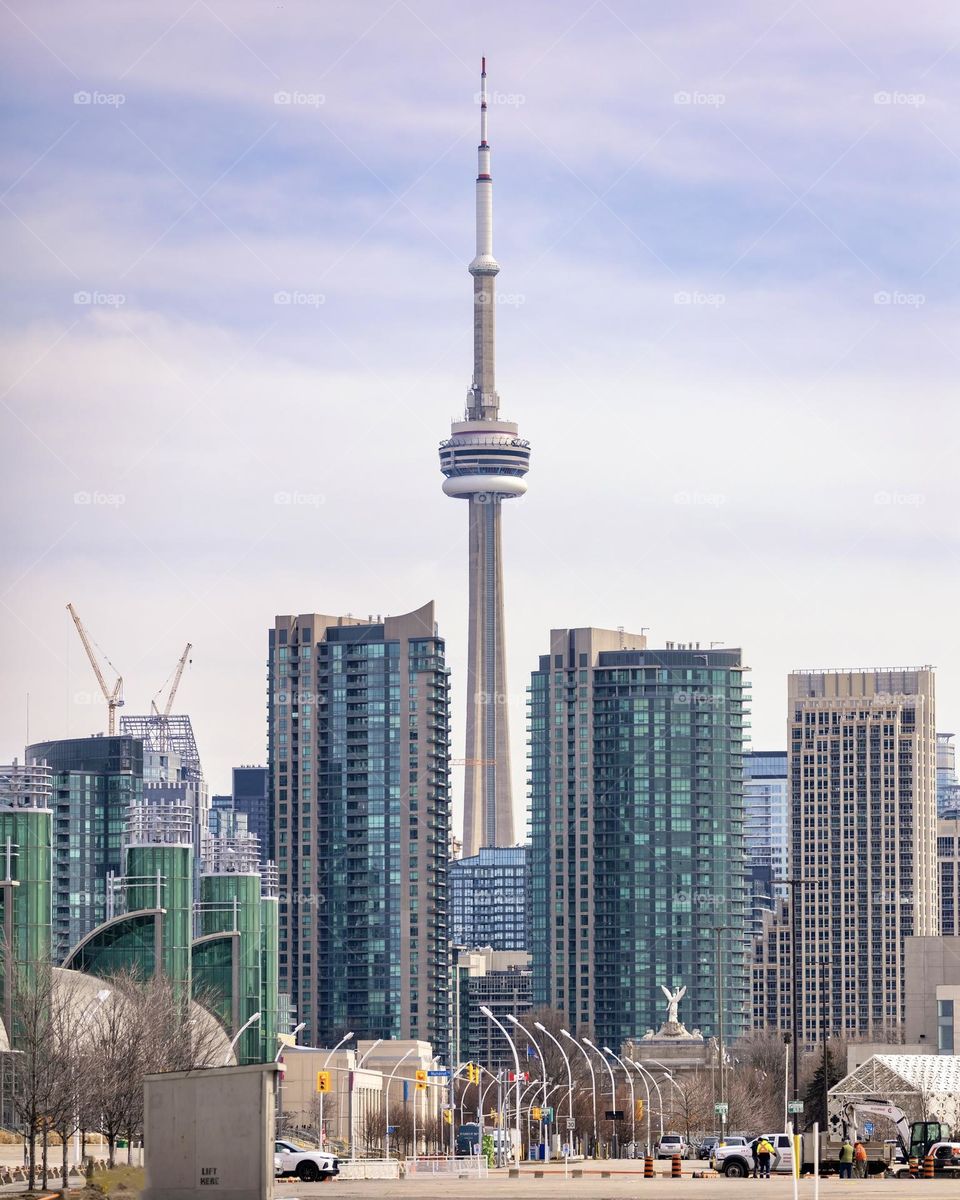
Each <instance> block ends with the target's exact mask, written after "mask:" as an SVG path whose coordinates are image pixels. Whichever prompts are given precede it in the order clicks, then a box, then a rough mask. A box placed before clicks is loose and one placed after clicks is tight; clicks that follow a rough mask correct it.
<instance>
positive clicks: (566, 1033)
mask: <svg viewBox="0 0 960 1200" xmlns="http://www.w3.org/2000/svg"><path fill="white" fill-rule="evenodd" d="M560 1036H561V1037H565V1038H566V1039H567V1041H568V1042H572V1043H573V1045H574V1046H576V1048H577V1049H578V1050H579V1051H580V1053H581V1054H582V1055H583V1057H584V1058H585V1059H586V1060H587V1066H588V1067H589V1069H590V1095H591V1096H592V1097H593V1157H594V1158H596V1157H597V1141H598V1138H597V1076H596V1074H595V1073H594V1070H593V1063H592V1062H591V1061H590V1055H589V1054H588V1053H587V1052H586V1050H585V1049H584V1048H583V1046H581V1045H580V1043H579V1042H578V1041H577V1039H576V1038H575V1037H574V1036H573V1034H572V1033H571V1032H570V1030H569V1029H561V1030H560Z"/></svg>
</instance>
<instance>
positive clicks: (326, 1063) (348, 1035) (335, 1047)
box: [320, 1029, 353, 1147]
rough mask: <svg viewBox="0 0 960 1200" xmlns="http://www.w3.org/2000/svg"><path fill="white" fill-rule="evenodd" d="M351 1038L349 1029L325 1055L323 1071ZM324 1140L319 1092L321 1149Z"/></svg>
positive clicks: (321, 1100)
mask: <svg viewBox="0 0 960 1200" xmlns="http://www.w3.org/2000/svg"><path fill="white" fill-rule="evenodd" d="M352 1037H353V1030H352V1029H351V1030H350V1032H349V1033H345V1034H344V1035H343V1037H342V1038H341V1039H340V1041H339V1042H337V1044H336V1045H335V1046H334V1048H333V1049H332V1050H331V1051H330V1053H329V1054H328V1055H327V1059H326V1062H325V1063H324V1064H323V1069H324V1070H326V1069H327V1067H329V1066H330V1059H331V1058H333V1056H334V1055H335V1054H336V1052H337V1051H338V1050H339V1049H340V1047H341V1046H342V1045H343V1043H344V1042H349V1041H350V1039H351V1038H352ZM338 1090H339V1089H338ZM325 1140H326V1138H325V1135H324V1130H323V1092H321V1093H320V1145H321V1147H322V1146H323V1144H324V1142H325Z"/></svg>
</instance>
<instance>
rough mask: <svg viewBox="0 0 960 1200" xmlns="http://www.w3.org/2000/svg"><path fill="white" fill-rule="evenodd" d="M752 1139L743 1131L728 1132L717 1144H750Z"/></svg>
mask: <svg viewBox="0 0 960 1200" xmlns="http://www.w3.org/2000/svg"><path fill="white" fill-rule="evenodd" d="M752 1141H753V1138H749V1137H746V1136H744V1134H742V1133H728V1134H725V1135H724V1136H723V1137H722V1138H720V1139H718V1143H717V1144H718V1145H720V1146H749V1145H750V1143H751V1142H752ZM714 1148H716V1147H714Z"/></svg>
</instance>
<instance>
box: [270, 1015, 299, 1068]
mask: <svg viewBox="0 0 960 1200" xmlns="http://www.w3.org/2000/svg"><path fill="white" fill-rule="evenodd" d="M306 1027H307V1023H306V1021H301V1022H300V1024H299V1025H295V1026H294V1028H293V1032H292V1033H291V1034H290V1036H291V1037H292V1038H293V1041H292V1042H281V1043H280V1049H279V1050H278V1051H277V1053H276V1055H275V1057H274V1060H273V1061H274V1062H275V1063H278V1062H279V1061H280V1059H281V1058H282V1057H283V1052H284V1050H286V1048H287V1047H288V1046H293V1045H296V1041H297V1034H298V1033H299V1032H300V1030H301V1029H306ZM284 1036H286V1035H284Z"/></svg>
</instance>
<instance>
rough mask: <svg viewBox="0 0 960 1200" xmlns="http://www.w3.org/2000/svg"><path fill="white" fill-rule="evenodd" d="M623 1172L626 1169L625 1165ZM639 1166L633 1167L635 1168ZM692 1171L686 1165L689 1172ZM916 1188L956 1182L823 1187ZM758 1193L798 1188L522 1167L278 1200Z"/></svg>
mask: <svg viewBox="0 0 960 1200" xmlns="http://www.w3.org/2000/svg"><path fill="white" fill-rule="evenodd" d="M624 1165H625V1166H626V1165H627V1164H624ZM635 1165H636V1164H633V1163H631V1164H629V1166H630V1167H635ZM692 1165H694V1164H690V1163H685V1164H684V1166H685V1168H686V1169H687V1170H689V1169H690V1167H691V1166H692ZM797 1186H798V1197H799V1200H813V1196H814V1192H813V1180H811V1179H801V1180H799V1181H798V1185H797ZM918 1188H924V1189H925V1188H933V1196H934V1197H938V1198H940V1200H948V1198H949V1200H954V1197H956V1195H957V1181H956V1179H953V1180H943V1179H937V1180H934V1181H933V1182H932V1183H929V1182H928V1183H924V1182H923V1181H918V1180H910V1179H906V1180H899V1179H877V1180H849V1181H848V1180H839V1179H823V1180H821V1181H820V1195H821V1196H822V1197H823V1200H837V1198H838V1197H839V1196H840V1195H841V1194H842V1195H844V1196H850V1194H851V1193H853V1194H854V1196H855V1197H860V1200H868V1198H870V1200H872V1198H878V1200H900V1198H901V1197H903V1198H905V1197H907V1196H910V1197H913V1198H914V1200H916V1197H917V1189H918ZM755 1189H756V1190H757V1191H758V1196H760V1197H762V1198H763V1200H792V1197H793V1181H792V1180H791V1179H790V1178H789V1177H787V1178H776V1177H774V1178H773V1179H771V1180H769V1181H767V1180H759V1179H757V1180H754V1179H746V1180H744V1179H725V1178H715V1179H693V1178H691V1177H690V1176H689V1175H685V1176H684V1177H683V1179H679V1180H677V1179H662V1178H658V1179H653V1180H650V1179H643V1178H642V1177H641V1176H638V1175H635V1174H632V1173H628V1172H627V1171H623V1170H617V1169H616V1166H615V1165H614V1167H613V1168H611V1178H610V1179H601V1178H600V1169H599V1168H598V1169H596V1170H594V1169H592V1168H591V1167H589V1166H588V1167H585V1168H584V1176H583V1178H582V1179H573V1178H572V1177H571V1178H569V1179H564V1175H563V1171H562V1170H560V1171H559V1172H557V1173H554V1172H552V1171H548V1172H546V1173H545V1174H544V1178H543V1179H534V1178H533V1171H532V1169H528V1168H524V1169H523V1170H522V1172H521V1176H520V1178H519V1179H509V1178H508V1177H507V1173H506V1172H505V1171H494V1172H491V1174H490V1175H488V1176H487V1178H486V1179H479V1180H478V1179H470V1180H466V1179H464V1180H461V1179H457V1180H451V1179H440V1178H435V1179H427V1178H425V1177H423V1176H420V1177H418V1178H416V1179H405V1180H402V1181H397V1180H390V1181H385V1180H375V1181H374V1180H371V1181H369V1182H365V1183H360V1182H347V1181H346V1180H339V1179H338V1180H336V1181H335V1182H333V1183H328V1184H320V1183H315V1184H303V1183H281V1184H277V1189H276V1196H277V1200H310V1198H311V1197H315V1196H322V1197H325V1198H326V1200H556V1197H557V1194H558V1192H559V1193H560V1194H561V1195H566V1194H567V1193H569V1196H570V1198H571V1200H574V1197H575V1198H576V1200H580V1198H581V1197H582V1198H583V1200H628V1198H629V1200H711V1198H712V1197H718V1198H719V1200H744V1198H745V1196H746V1194H747V1193H749V1192H751V1191H753V1190H755Z"/></svg>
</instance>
